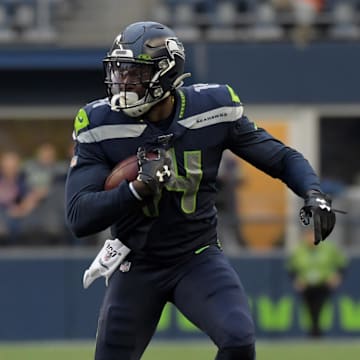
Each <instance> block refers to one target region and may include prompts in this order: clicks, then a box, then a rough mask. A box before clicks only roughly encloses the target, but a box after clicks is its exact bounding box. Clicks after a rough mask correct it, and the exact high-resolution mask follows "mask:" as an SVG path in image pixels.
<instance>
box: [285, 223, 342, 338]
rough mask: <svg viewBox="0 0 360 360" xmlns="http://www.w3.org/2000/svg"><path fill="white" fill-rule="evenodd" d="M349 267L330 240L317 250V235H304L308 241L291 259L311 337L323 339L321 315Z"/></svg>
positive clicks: (291, 269) (291, 272)
mask: <svg viewBox="0 0 360 360" xmlns="http://www.w3.org/2000/svg"><path fill="white" fill-rule="evenodd" d="M346 266H347V258H346V256H345V254H344V252H343V251H342V250H341V249H340V248H339V247H337V246H336V245H335V243H334V242H332V241H328V242H327V243H326V244H325V245H323V246H318V247H316V248H314V243H313V233H312V231H310V230H306V231H305V232H304V238H303V239H302V241H300V243H299V244H298V246H297V247H296V248H295V249H294V251H293V252H292V254H291V256H290V257H289V259H288V263H287V267H288V271H289V273H290V275H291V277H292V279H293V285H294V288H295V290H296V291H297V292H298V293H299V294H300V296H301V298H302V300H303V301H304V304H305V306H306V307H307V309H308V310H309V314H310V319H311V328H310V333H309V335H310V336H312V337H320V336H321V335H322V332H321V326H320V315H321V310H322V309H323V307H324V305H325V304H326V301H327V300H329V298H330V296H331V294H332V293H333V291H334V290H335V289H336V288H337V287H338V286H339V285H340V283H341V281H342V276H343V272H344V270H345V268H346Z"/></svg>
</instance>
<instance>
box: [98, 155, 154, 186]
mask: <svg viewBox="0 0 360 360" xmlns="http://www.w3.org/2000/svg"><path fill="white" fill-rule="evenodd" d="M146 157H147V158H148V159H150V160H155V159H156V158H157V157H158V154H157V153H156V152H148V153H146ZM138 172H139V164H138V160H137V157H136V155H132V156H130V157H128V158H127V159H125V160H122V161H120V162H119V163H118V164H117V165H116V166H115V167H114V168H113V169H112V171H111V173H110V174H109V175H108V177H107V178H106V180H105V184H104V189H105V190H111V189H114V188H116V187H117V186H118V185H119V184H120V183H121V182H123V181H124V180H127V181H133V180H135V179H136V177H137V176H138Z"/></svg>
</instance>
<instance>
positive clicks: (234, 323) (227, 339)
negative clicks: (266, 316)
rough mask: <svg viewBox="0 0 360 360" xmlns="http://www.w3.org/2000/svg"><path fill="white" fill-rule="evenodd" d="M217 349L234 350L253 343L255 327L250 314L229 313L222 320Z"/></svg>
mask: <svg viewBox="0 0 360 360" xmlns="http://www.w3.org/2000/svg"><path fill="white" fill-rule="evenodd" d="M220 339H221V340H220V343H219V344H217V345H218V346H219V348H236V347H241V346H244V345H246V344H250V343H253V342H255V327H254V323H253V321H252V318H251V315H250V314H244V313H242V312H241V313H240V312H238V311H236V312H231V313H230V314H229V316H227V317H226V319H224V323H223V328H222V329H221V335H220Z"/></svg>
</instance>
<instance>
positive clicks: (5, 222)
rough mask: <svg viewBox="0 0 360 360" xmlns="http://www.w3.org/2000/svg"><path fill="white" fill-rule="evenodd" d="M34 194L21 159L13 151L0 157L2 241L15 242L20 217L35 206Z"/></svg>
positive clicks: (0, 226) (18, 230) (0, 228)
mask: <svg viewBox="0 0 360 360" xmlns="http://www.w3.org/2000/svg"><path fill="white" fill-rule="evenodd" d="M36 203H37V201H36V196H34V194H32V193H31V191H29V189H28V187H27V185H26V181H25V177H24V174H23V173H22V172H21V159H20V156H19V154H17V153H16V152H13V151H7V152H4V153H3V154H2V155H1V158H0V235H1V240H2V241H1V242H2V243H4V242H5V243H16V242H17V241H18V239H17V235H18V234H19V232H20V223H21V219H22V218H24V217H25V216H27V215H28V214H29V213H30V212H31V211H32V210H33V209H34V207H35V206H36Z"/></svg>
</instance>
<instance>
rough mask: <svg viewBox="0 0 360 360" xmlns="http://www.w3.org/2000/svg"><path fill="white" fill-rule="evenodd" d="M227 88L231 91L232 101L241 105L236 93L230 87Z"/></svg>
mask: <svg viewBox="0 0 360 360" xmlns="http://www.w3.org/2000/svg"><path fill="white" fill-rule="evenodd" d="M226 87H227V88H228V90H229V93H230V96H231V100H232V101H233V102H235V103H240V102H241V101H240V98H239V96H238V95H237V94H236V93H235V91H234V90H233V88H232V87H231V86H229V85H226Z"/></svg>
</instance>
